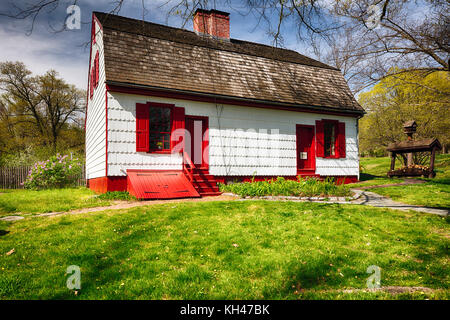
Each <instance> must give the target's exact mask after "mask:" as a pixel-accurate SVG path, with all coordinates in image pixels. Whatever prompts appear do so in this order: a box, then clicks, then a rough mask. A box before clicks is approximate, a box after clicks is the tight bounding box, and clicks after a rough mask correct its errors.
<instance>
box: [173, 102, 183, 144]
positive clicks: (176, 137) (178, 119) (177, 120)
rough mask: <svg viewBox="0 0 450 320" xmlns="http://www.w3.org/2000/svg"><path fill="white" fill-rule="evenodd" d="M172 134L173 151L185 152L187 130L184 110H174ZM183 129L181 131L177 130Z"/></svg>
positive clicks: (177, 108)
mask: <svg viewBox="0 0 450 320" xmlns="http://www.w3.org/2000/svg"><path fill="white" fill-rule="evenodd" d="M172 110H173V111H172V112H173V115H172V119H173V122H172V134H171V137H170V141H171V149H172V152H174V153H179V152H183V150H184V128H185V111H184V108H180V107H174V108H173V109H172ZM177 129H181V130H177Z"/></svg>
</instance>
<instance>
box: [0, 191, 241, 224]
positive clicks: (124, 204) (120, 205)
mask: <svg viewBox="0 0 450 320" xmlns="http://www.w3.org/2000/svg"><path fill="white" fill-rule="evenodd" d="M238 198H239V197H237V196H230V195H221V196H215V197H204V198H183V199H171V200H151V201H132V202H129V201H115V202H114V204H113V205H111V206H103V207H93V208H84V209H76V210H71V211H67V212H48V213H40V214H34V215H33V214H26V215H24V214H22V215H20V213H18V214H17V215H15V216H7V217H2V218H0V220H4V221H15V220H21V219H23V218H25V217H31V218H34V217H54V216H60V215H66V214H81V213H91V212H99V211H105V210H120V209H130V208H135V207H143V206H149V205H155V204H168V203H180V202H211V201H229V200H236V199H238Z"/></svg>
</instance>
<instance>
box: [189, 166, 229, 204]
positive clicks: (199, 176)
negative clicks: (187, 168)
mask: <svg viewBox="0 0 450 320" xmlns="http://www.w3.org/2000/svg"><path fill="white" fill-rule="evenodd" d="M192 177H193V181H191V183H192V185H193V186H194V188H195V190H196V191H197V192H198V193H199V194H200V196H202V197H207V196H218V195H221V194H222V193H221V192H220V190H219V187H218V186H217V181H216V179H214V176H212V175H210V174H209V172H208V169H206V168H195V169H194V170H193V172H192Z"/></svg>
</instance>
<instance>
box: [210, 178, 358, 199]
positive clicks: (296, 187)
mask: <svg viewBox="0 0 450 320" xmlns="http://www.w3.org/2000/svg"><path fill="white" fill-rule="evenodd" d="M219 187H220V191H221V192H231V193H234V194H237V195H239V196H241V197H262V196H294V197H328V196H335V197H346V196H351V192H350V189H349V187H347V186H345V185H344V184H340V185H337V184H336V183H335V182H334V180H333V179H332V178H327V179H325V180H319V179H317V178H301V177H298V179H297V180H296V181H295V180H286V179H284V178H283V177H278V178H277V179H270V180H266V181H252V182H242V183H232V184H227V185H225V184H220V185H219Z"/></svg>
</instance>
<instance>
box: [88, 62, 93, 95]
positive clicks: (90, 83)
mask: <svg viewBox="0 0 450 320" xmlns="http://www.w3.org/2000/svg"><path fill="white" fill-rule="evenodd" d="M89 91H90V97H91V99H92V97H93V96H94V74H93V68H92V69H91V76H90V79H89Z"/></svg>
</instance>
